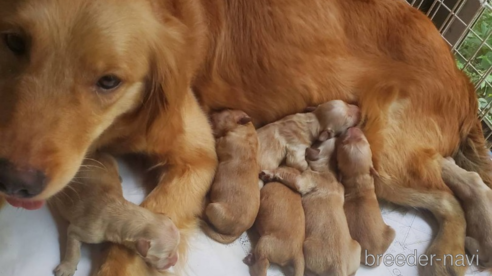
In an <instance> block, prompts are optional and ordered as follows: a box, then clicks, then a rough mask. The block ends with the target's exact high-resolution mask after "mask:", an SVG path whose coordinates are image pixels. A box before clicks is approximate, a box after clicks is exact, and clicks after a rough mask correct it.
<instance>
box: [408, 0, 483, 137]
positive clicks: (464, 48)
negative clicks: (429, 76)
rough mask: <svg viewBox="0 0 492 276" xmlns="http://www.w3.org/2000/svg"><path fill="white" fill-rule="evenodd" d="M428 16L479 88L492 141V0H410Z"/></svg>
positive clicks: (481, 114) (481, 108) (480, 99)
mask: <svg viewBox="0 0 492 276" xmlns="http://www.w3.org/2000/svg"><path fill="white" fill-rule="evenodd" d="M406 1H407V2H408V3H409V4H411V5H412V6H414V7H416V8H418V9H420V10H421V11H422V12H424V13H425V14H427V16H429V17H430V18H431V20H432V21H433V22H434V24H435V25H436V27H437V28H438V29H439V32H441V34H442V36H443V38H444V40H445V41H446V42H447V43H448V44H449V46H450V47H451V51H452V52H453V54H454V55H455V57H456V62H457V65H458V67H459V68H460V69H461V70H463V71H465V72H466V73H467V74H468V76H470V78H471V80H472V82H473V83H474V84H475V87H476V89H477V96H478V99H479V105H480V110H479V116H480V119H481V120H482V126H483V129H484V134H485V137H486V138H487V140H488V141H489V143H490V142H492V0H406Z"/></svg>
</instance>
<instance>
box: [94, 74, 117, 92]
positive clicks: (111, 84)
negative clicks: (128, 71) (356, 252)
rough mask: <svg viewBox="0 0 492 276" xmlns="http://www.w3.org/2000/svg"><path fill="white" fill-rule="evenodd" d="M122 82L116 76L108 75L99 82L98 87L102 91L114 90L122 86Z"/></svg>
mask: <svg viewBox="0 0 492 276" xmlns="http://www.w3.org/2000/svg"><path fill="white" fill-rule="evenodd" d="M120 84H121V80H120V79H119V78H118V77H116V76H114V75H107V76H104V77H102V78H100V79H99V80H98V81H97V86H98V87H99V88H101V89H102V90H106V91H108V90H113V89H115V88H117V87H118V86H120Z"/></svg>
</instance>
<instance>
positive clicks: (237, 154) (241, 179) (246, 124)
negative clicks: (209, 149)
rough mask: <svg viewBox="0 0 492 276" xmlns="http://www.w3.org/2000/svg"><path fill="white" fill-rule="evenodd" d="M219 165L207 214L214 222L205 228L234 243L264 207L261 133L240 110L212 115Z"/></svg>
mask: <svg viewBox="0 0 492 276" xmlns="http://www.w3.org/2000/svg"><path fill="white" fill-rule="evenodd" d="M211 120H212V127H213V131H214V135H215V136H216V151H217V156H218V158H219V166H218V169H217V173H216V174H215V179H214V182H213V184H212V187H211V190H210V201H211V203H210V204H208V206H207V208H206V209H205V216H206V218H207V220H208V222H209V223H210V224H212V226H213V228H212V226H209V225H208V224H206V223H202V229H203V231H204V232H205V233H206V234H207V235H208V236H209V237H211V238H212V239H214V240H216V241H218V242H221V243H231V242H233V241H234V240H236V239H237V238H238V237H239V236H240V235H241V234H242V233H243V232H244V231H246V230H248V229H249V228H251V226H253V223H254V222H255V218H256V215H257V214H258V209H259V208H260V190H259V187H258V171H259V167H258V162H257V152H258V137H257V135H256V130H255V128H254V126H253V124H252V123H251V119H250V118H249V117H248V115H246V113H244V112H242V111H239V110H225V111H222V112H220V113H215V114H213V115H212V118H211Z"/></svg>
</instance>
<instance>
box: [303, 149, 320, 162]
mask: <svg viewBox="0 0 492 276" xmlns="http://www.w3.org/2000/svg"><path fill="white" fill-rule="evenodd" d="M320 152H321V150H320V149H315V148H307V149H306V159H308V160H311V161H316V160H318V159H319V154H320Z"/></svg>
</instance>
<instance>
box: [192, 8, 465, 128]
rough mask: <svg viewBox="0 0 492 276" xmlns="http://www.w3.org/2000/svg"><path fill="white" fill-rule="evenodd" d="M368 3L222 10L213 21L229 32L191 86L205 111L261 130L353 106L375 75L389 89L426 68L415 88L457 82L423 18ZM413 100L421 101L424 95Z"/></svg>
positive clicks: (408, 10) (436, 37) (443, 90)
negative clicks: (403, 74) (230, 115)
mask: <svg viewBox="0 0 492 276" xmlns="http://www.w3.org/2000/svg"><path fill="white" fill-rule="evenodd" d="M225 2H228V1H225ZM366 2H367V1H356V0H348V1H347V0H343V1H342V0H333V1H322V0H312V1H276V0H273V1H269V4H268V5H267V4H266V2H265V1H259V0H251V1H237V2H236V3H235V4H230V3H225V4H223V8H224V11H225V15H224V17H223V18H220V17H219V19H211V20H219V21H220V20H222V22H221V23H222V26H225V27H222V28H220V27H218V28H217V29H213V31H212V33H215V34H221V35H220V39H215V40H214V41H213V42H211V47H212V50H210V51H209V55H208V56H207V57H206V59H205V65H204V68H203V70H201V71H200V72H201V73H199V74H198V75H197V77H196V81H195V83H194V85H193V86H194V89H195V92H196V93H197V96H198V98H199V99H200V101H201V104H202V105H203V106H204V107H205V108H206V109H208V110H210V109H212V110H213V109H223V108H234V109H241V110H243V111H245V112H246V113H248V114H249V115H250V116H251V117H252V118H253V120H254V122H255V124H256V125H257V126H259V125H263V124H266V123H270V122H272V121H275V120H278V119H279V118H282V117H284V116H286V115H288V114H292V113H295V112H299V111H301V110H302V109H303V108H304V107H306V106H307V105H314V104H319V103H322V102H325V101H329V100H332V99H342V100H345V101H347V102H356V101H357V99H358V95H360V93H364V92H365V91H364V90H365V89H367V88H366V87H365V85H364V83H363V82H361V81H360V79H361V78H364V77H366V79H370V78H369V77H368V75H371V74H373V75H374V78H379V79H381V82H384V81H386V79H385V78H384V77H381V76H384V75H385V74H391V72H392V71H394V70H395V68H402V67H405V66H409V67H412V68H414V69H415V68H417V70H415V71H418V70H420V69H421V68H425V70H426V71H427V72H426V73H420V74H422V76H418V77H417V76H416V77H415V78H414V79H412V81H414V80H415V81H420V80H426V81H427V80H428V79H429V75H432V77H433V81H434V82H435V83H440V82H442V83H446V82H452V81H453V79H452V78H453V76H452V74H454V72H451V75H449V73H450V72H449V71H453V70H454V67H455V63H454V61H453V59H452V57H451V55H449V50H448V49H447V47H446V45H445V43H444V42H443V41H442V38H441V37H440V35H439V32H438V31H437V30H436V29H435V27H434V26H433V25H432V23H431V22H430V21H429V20H428V19H427V18H426V17H425V16H424V15H423V14H420V13H418V12H417V11H416V10H414V9H412V8H410V7H409V6H408V5H407V4H406V3H403V2H400V1H394V0H381V1H376V2H372V1H369V2H370V4H368V3H366ZM238 13H241V16H237V14H238ZM402 17H403V18H405V19H406V20H407V21H406V24H402V22H401V20H402ZM354 20H355V21H354ZM354 22H357V24H353V23H354ZM217 25H220V24H217ZM405 33H407V34H411V35H402V34H405ZM443 66H444V67H445V68H444V70H443ZM446 67H447V68H446ZM405 70H406V69H401V71H405ZM384 71H387V72H384ZM443 72H445V73H446V74H445V73H443ZM402 83H403V82H402ZM423 86H425V84H422V87H423ZM445 86H446V85H443V86H442V87H441V88H440V89H439V90H434V91H433V90H432V89H428V90H427V91H425V93H427V94H434V95H435V96H428V99H427V102H429V103H430V102H434V101H436V102H438V101H441V99H439V97H440V96H439V94H442V93H447V91H446V87H445ZM412 93H414V94H415V95H411V96H412V97H413V96H415V97H423V94H424V91H412ZM456 100H459V97H457V99H456ZM412 103H415V102H412ZM429 105H430V104H429Z"/></svg>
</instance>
